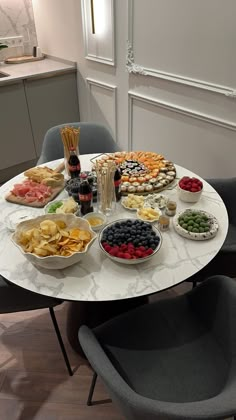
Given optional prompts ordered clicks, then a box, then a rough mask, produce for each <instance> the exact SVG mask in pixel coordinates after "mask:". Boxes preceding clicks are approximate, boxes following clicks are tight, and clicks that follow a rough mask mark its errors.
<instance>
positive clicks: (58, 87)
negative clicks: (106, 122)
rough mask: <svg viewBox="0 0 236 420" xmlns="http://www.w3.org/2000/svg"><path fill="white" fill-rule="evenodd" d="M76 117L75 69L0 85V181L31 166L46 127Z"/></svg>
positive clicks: (77, 117) (38, 151)
mask: <svg viewBox="0 0 236 420" xmlns="http://www.w3.org/2000/svg"><path fill="white" fill-rule="evenodd" d="M75 121H79V105H78V97H77V82H76V71H74V70H73V71H66V72H58V73H55V74H50V75H38V76H36V77H31V78H23V79H19V80H15V81H11V82H10V83H6V84H1V86H0V183H2V182H5V181H7V180H8V179H9V178H11V177H13V176H15V175H16V174H18V173H19V172H22V171H24V170H25V169H27V168H29V167H31V166H34V165H35V163H36V162H37V160H38V157H39V156H40V153H41V148H42V143H43V139H44V135H45V133H46V131H47V130H48V129H49V128H50V127H53V126H54V125H57V124H62V123H67V122H68V123H70V122H75Z"/></svg>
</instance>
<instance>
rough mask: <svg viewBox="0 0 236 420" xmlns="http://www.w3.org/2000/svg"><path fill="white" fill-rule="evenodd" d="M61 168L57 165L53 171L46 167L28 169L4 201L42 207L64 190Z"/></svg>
mask: <svg viewBox="0 0 236 420" xmlns="http://www.w3.org/2000/svg"><path fill="white" fill-rule="evenodd" d="M63 167H64V166H63ZM63 167H62V165H59V166H58V168H56V169H54V170H53V169H50V168H48V167H47V166H42V167H41V166H38V167H34V168H30V169H28V170H27V171H25V172H24V175H25V178H24V179H23V180H22V182H20V183H17V184H14V185H13V187H12V189H11V190H10V191H9V192H8V194H7V195H6V196H5V199H6V200H7V201H9V202H10V203H14V204H21V205H24V206H29V207H36V208H42V207H44V206H45V205H46V204H47V203H49V202H50V201H52V200H53V199H54V198H56V196H57V195H58V194H59V193H60V192H61V191H62V190H63V189H64V183H65V180H64V176H63V175H62V174H61V173H59V172H60V171H61V170H62V169H63Z"/></svg>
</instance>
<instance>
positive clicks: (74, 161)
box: [68, 147, 80, 178]
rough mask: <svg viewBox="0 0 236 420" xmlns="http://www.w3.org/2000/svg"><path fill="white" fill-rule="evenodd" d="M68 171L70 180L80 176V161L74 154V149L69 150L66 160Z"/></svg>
mask: <svg viewBox="0 0 236 420" xmlns="http://www.w3.org/2000/svg"><path fill="white" fill-rule="evenodd" d="M68 169H69V172H70V176H71V178H78V177H79V174H80V160H79V157H78V156H77V154H76V150H75V148H74V147H71V148H70V157H69V160H68Z"/></svg>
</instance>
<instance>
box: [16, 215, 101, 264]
mask: <svg viewBox="0 0 236 420" xmlns="http://www.w3.org/2000/svg"><path fill="white" fill-rule="evenodd" d="M43 220H53V221H56V220H63V221H64V222H65V223H66V226H67V228H73V227H74V228H79V229H82V230H86V231H89V232H90V233H91V240H90V242H89V243H88V244H87V245H86V247H85V249H84V251H82V252H74V253H73V254H72V255H70V256H69V257H64V256H60V255H50V256H47V257H39V256H38V255H36V254H33V253H30V252H25V251H24V250H23V248H22V247H21V245H20V243H19V238H20V234H21V232H24V231H27V230H29V229H32V228H35V227H37V226H39V224H40V223H41V222H42V221H43ZM96 236H97V235H96V233H95V232H94V231H93V230H92V229H91V228H90V225H89V223H88V222H87V220H85V219H82V218H80V217H76V216H75V215H74V214H47V215H43V216H39V217H36V218H35V219H30V220H27V221H25V222H21V223H19V224H18V225H17V227H16V230H15V232H14V233H13V235H12V237H11V239H12V241H13V243H14V244H15V245H16V246H17V248H18V249H19V250H20V251H21V253H22V254H23V255H24V256H25V258H26V259H27V260H28V261H30V262H31V263H32V264H34V265H36V266H39V267H42V268H46V269H49V270H51V269H54V270H58V269H62V268H66V267H69V266H71V265H73V264H75V263H77V262H79V261H80V260H81V259H82V258H83V257H84V256H85V255H86V253H87V252H88V250H89V248H90V246H91V245H92V243H93V241H94V240H95V239H96Z"/></svg>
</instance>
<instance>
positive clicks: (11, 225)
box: [4, 208, 42, 232]
mask: <svg viewBox="0 0 236 420" xmlns="http://www.w3.org/2000/svg"><path fill="white" fill-rule="evenodd" d="M40 214H42V210H41V211H39V210H35V211H33V210H32V209H28V208H24V209H22V210H13V211H12V212H11V213H8V215H7V216H6V217H5V220H4V223H5V225H6V226H7V228H8V229H9V230H10V231H11V232H14V231H15V229H16V226H17V225H18V223H20V222H24V221H25V220H29V219H33V218H35V217H37V216H39V215H40Z"/></svg>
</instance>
